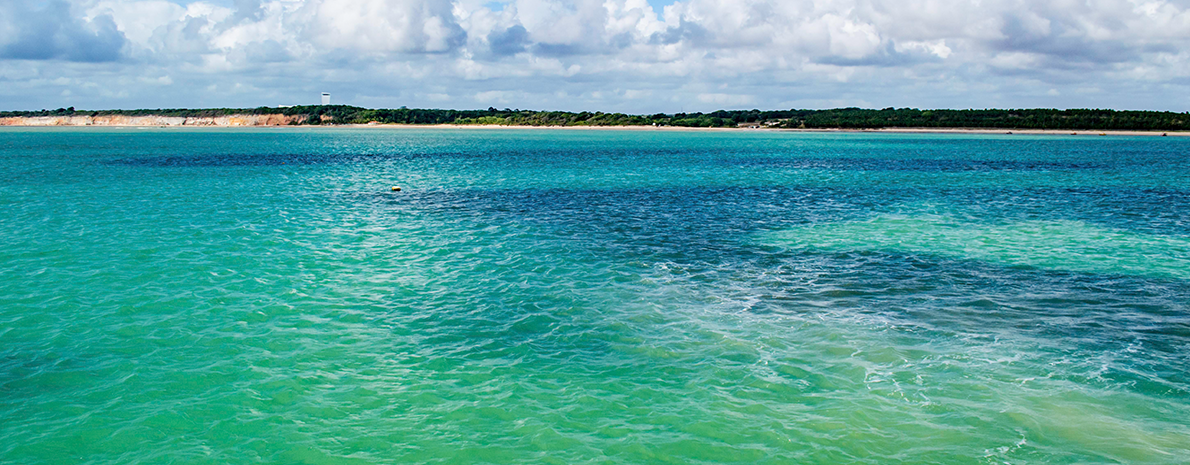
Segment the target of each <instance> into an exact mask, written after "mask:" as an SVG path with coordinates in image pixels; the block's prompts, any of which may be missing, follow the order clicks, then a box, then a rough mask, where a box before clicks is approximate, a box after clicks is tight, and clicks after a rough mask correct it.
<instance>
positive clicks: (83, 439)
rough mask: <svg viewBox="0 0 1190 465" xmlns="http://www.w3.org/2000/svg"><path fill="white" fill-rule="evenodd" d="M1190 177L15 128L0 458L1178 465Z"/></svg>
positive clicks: (396, 140) (1007, 146)
mask: <svg viewBox="0 0 1190 465" xmlns="http://www.w3.org/2000/svg"><path fill="white" fill-rule="evenodd" d="M1188 155H1190V140H1183V139H1181V138H1124V137H1118V138H1117V137H1096V138H1091V137H1023V136H968V135H870V134H804V133H797V134H794V133H769V132H764V133H761V132H738V133H736V132H730V133H700V132H693V133H684V132H643V131H624V132H618V131H564V130H558V131H551V130H507V131H504V130H412V129H401V130H389V129H366V130H365V129H361V130H351V129H330V130H327V129H309V130H307V129H284V130H268V129H254V130H185V131H183V130H169V129H148V130H141V129H126V130H125V129H119V130H117V129H89V130H84V129H69V130H68V129H40V130H30V129H6V130H3V131H0V213H2V214H3V220H2V221H0V238H2V239H3V244H4V246H3V247H2V248H0V277H2V278H3V279H0V462H3V463H13V464H57V463H61V464H157V463H178V464H226V463H232V464H236V463H298V464H341V463H342V464H387V463H393V464H395V463H436V464H471V463H474V464H479V463H498V464H503V463H508V464H512V463H516V464H521V463H529V464H532V463H543V464H553V463H557V464H576V463H599V464H619V463H683V464H685V463H703V464H710V463H772V464H777V463H780V464H786V463H805V464H816V463H821V464H836V463H871V464H888V463H955V464H964V463H970V464H1004V463H1008V464H1025V463H1142V464H1144V463H1149V464H1178V463H1190V421H1187V419H1188V418H1190V374H1188V373H1190V266H1188V265H1190V214H1188V213H1187V212H1190V156H1188ZM394 185H398V186H401V187H402V188H403V189H402V191H401V192H392V191H391V190H390V187H391V186H394Z"/></svg>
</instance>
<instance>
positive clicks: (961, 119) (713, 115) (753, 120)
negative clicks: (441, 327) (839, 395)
mask: <svg viewBox="0 0 1190 465" xmlns="http://www.w3.org/2000/svg"><path fill="white" fill-rule="evenodd" d="M271 114H283V115H287V116H296V117H298V118H295V120H296V121H295V122H294V123H293V124H299V125H319V124H368V123H380V124H458V125H478V124H490V125H507V126H650V125H656V126H681V127H738V126H751V125H755V126H764V127H779V128H805V129H879V128H999V129H1054V130H1099V129H1116V130H1153V131H1179V130H1183V131H1184V130H1190V112H1187V113H1177V112H1168V111H1117V110H1097V109H1070V110H1057V109H1044V108H1038V109H986V110H919V109H916V108H885V109H880V110H876V109H864V108H837V109H831V110H719V111H714V112H710V113H675V114H667V113H657V114H653V115H629V114H624V113H603V112H587V111H583V112H569V111H536V110H520V109H516V110H513V109H508V108H505V109H503V110H500V109H496V108H494V107H493V108H488V109H486V110H441V109H412V108H404V107H402V108H396V109H370V108H362V107H355V106H350V105H308V106H294V107H286V108H274V107H259V108H207V109H184V108H182V109H140V110H97V111H79V110H75V109H74V107H70V108H59V109H56V110H41V111H3V112H0V117H14V116H15V117H38V116H96V117H97V116H110V115H121V116H168V117H199V118H203V117H208V118H209V117H219V116H229V115H271Z"/></svg>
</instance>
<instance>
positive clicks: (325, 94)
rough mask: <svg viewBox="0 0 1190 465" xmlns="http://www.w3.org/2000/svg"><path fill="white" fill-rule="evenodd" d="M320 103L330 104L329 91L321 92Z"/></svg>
mask: <svg viewBox="0 0 1190 465" xmlns="http://www.w3.org/2000/svg"><path fill="white" fill-rule="evenodd" d="M322 104H323V105H330V104H331V93H330V92H323V93H322Z"/></svg>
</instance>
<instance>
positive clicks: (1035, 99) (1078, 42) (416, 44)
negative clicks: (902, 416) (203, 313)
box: [0, 0, 1190, 112]
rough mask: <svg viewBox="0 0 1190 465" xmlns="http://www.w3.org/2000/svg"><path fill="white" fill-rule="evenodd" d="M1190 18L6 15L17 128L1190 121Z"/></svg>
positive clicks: (677, 11) (1018, 13) (122, 11)
mask: <svg viewBox="0 0 1190 465" xmlns="http://www.w3.org/2000/svg"><path fill="white" fill-rule="evenodd" d="M1188 58H1190V2H1187V1H1147V0H1079V1H1073V0H1053V1H1049V2H1026V1H1019V0H969V1H943V0H684V1H677V2H672V3H671V4H668V5H665V6H664V7H660V6H659V7H654V6H653V5H651V4H650V3H649V2H647V1H645V0H508V1H503V2H491V1H486V0H455V1H447V0H225V1H213V0H212V1H196V2H183V1H166V0H73V1H66V0H53V1H48V2H28V1H20V0H0V80H2V81H3V82H4V83H5V85H4V86H0V88H3V89H4V90H0V96H3V98H4V100H5V101H6V102H9V104H8V105H5V106H7V107H11V108H26V109H35V108H54V107H58V106H72V105H73V106H76V107H79V108H84V107H85V108H113V107H120V108H130V107H163V106H188V107H197V106H258V105H277V104H295V103H313V102H316V99H317V94H318V92H321V91H328V92H332V93H333V94H334V96H335V100H336V102H337V103H351V104H357V105H363V106H373V107H376V106H401V105H407V106H411V107H453V108H476V107H480V108H486V107H488V106H496V107H506V106H507V107H519V108H535V109H564V110H596V109H598V110H614V111H631V112H655V111H669V112H673V111H704V110H713V109H717V108H752V107H758V108H791V107H805V108H822V107H835V106H867V107H887V106H913V107H947V108H970V107H1022V106H1028V107H1039V106H1044V107H1110V108H1120V109H1168V110H1177V111H1185V110H1187V109H1188V108H1190V97H1187V95H1190V93H1188V92H1187V90H1190V89H1188V88H1187V87H1188V84H1190V66H1188V63H1190V60H1188Z"/></svg>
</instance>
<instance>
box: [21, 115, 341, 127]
mask: <svg viewBox="0 0 1190 465" xmlns="http://www.w3.org/2000/svg"><path fill="white" fill-rule="evenodd" d="M324 119H325V118H324ZM305 120H306V116H305V115H292V116H291V115H282V114H275V115H226V116H210V117H181V116H176V117H175V116H124V115H100V116H82V115H74V116H10V117H0V126H216V127H217V126H285V125H289V124H291V123H292V124H299V123H301V122H303V121H305Z"/></svg>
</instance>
